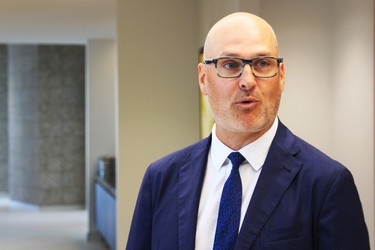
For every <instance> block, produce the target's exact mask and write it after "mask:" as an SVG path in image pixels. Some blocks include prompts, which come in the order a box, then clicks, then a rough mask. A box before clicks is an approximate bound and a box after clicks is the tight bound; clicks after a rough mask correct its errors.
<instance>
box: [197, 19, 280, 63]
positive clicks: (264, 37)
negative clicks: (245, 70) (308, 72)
mask: <svg viewBox="0 0 375 250" xmlns="http://www.w3.org/2000/svg"><path fill="white" fill-rule="evenodd" d="M250 40H252V41H250ZM246 42H249V43H248V45H249V46H251V45H252V44H253V42H258V43H262V44H264V45H265V46H268V47H269V49H271V50H272V51H273V52H274V53H275V56H278V45H277V39H276V35H275V32H274V31H273V29H272V27H271V26H270V25H269V24H268V23H267V22H266V21H265V20H264V19H262V18H260V17H258V16H256V15H253V14H250V13H245V12H238V13H233V14H230V15H228V16H226V17H224V18H223V19H221V20H219V21H218V22H217V23H216V24H215V25H214V26H213V27H212V28H211V30H210V31H209V32H208V34H207V38H206V41H205V45H204V57H205V58H206V59H207V58H214V57H218V56H226V55H228V54H227V53H236V51H235V47H236V46H237V45H240V44H243V43H246ZM248 49H249V51H250V50H252V48H250V47H249V48H248ZM227 50H229V51H227Z"/></svg>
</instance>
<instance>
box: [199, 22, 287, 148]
mask: <svg viewBox="0 0 375 250" xmlns="http://www.w3.org/2000/svg"><path fill="white" fill-rule="evenodd" d="M210 32H211V34H209V36H208V37H207V40H206V44H205V51H206V52H207V53H205V59H212V58H217V57H222V56H237V57H241V58H246V59H250V58H252V57H255V56H275V57H278V49H277V42H276V39H275V36H274V33H273V32H272V31H271V30H270V29H269V26H268V25H266V24H264V23H262V22H260V21H259V20H256V21H254V20H251V19H248V18H245V19H243V18H242V19H234V20H228V21H226V22H224V23H222V24H221V25H218V26H217V28H216V29H213V30H211V31H210ZM198 71H199V84H200V88H201V91H202V93H203V94H204V95H207V96H208V99H209V102H210V104H211V108H212V111H213V113H214V117H215V122H216V131H217V136H218V137H219V139H221V140H222V141H223V142H224V143H226V142H227V144H228V145H231V144H233V142H231V140H235V139H236V136H240V138H242V140H244V141H243V142H240V144H241V143H243V144H246V143H250V142H252V141H254V140H256V139H257V138H259V137H260V136H261V135H263V134H264V133H265V132H266V131H267V130H268V129H269V128H270V127H271V126H272V124H273V121H274V119H275V117H276V115H277V112H278V108H279V104H280V99H281V93H282V91H283V89H284V65H283V64H282V63H281V64H280V67H279V71H278V74H277V75H276V76H274V77H272V78H256V77H254V75H253V74H252V70H251V68H250V66H249V65H246V66H245V68H244V70H243V73H242V75H241V76H240V77H238V78H221V77H219V76H218V75H217V73H216V70H215V66H214V65H213V64H209V65H204V64H199V66H198ZM240 146H243V145H240ZM234 147H236V146H234Z"/></svg>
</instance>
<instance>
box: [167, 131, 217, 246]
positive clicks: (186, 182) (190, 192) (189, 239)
mask: <svg viewBox="0 0 375 250" xmlns="http://www.w3.org/2000/svg"><path fill="white" fill-rule="evenodd" d="M210 145H211V137H209V138H207V139H205V140H203V141H202V142H201V143H199V146H198V148H196V149H193V150H192V151H190V153H191V155H192V160H191V161H189V162H188V163H187V164H185V165H183V166H181V168H180V172H179V182H178V230H179V231H178V237H179V249H181V250H184V249H194V247H195V233H196V226H197V217H198V206H199V200H200V194H201V190H202V185H203V179H204V175H205V171H206V165H207V157H208V151H209V148H210ZM166 226H167V225H166Z"/></svg>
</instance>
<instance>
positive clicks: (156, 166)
mask: <svg viewBox="0 0 375 250" xmlns="http://www.w3.org/2000/svg"><path fill="white" fill-rule="evenodd" d="M210 145H211V137H207V138H205V139H203V140H201V141H198V142H196V143H194V144H192V145H189V146H187V147H185V148H182V149H180V150H177V151H175V152H172V153H170V154H168V155H166V156H164V157H162V158H160V159H158V160H156V161H154V162H153V163H151V164H150V166H149V169H150V170H153V171H161V170H163V171H166V170H168V169H171V168H172V169H173V168H175V167H176V166H181V165H185V164H187V163H189V162H191V161H192V160H194V159H195V158H196V157H200V156H201V155H202V154H206V155H208V150H209V148H210Z"/></svg>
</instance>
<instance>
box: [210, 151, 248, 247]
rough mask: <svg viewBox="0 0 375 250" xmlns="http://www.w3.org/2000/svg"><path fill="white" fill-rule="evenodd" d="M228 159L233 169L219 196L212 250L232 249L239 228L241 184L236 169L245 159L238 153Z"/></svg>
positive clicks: (232, 154)
mask: <svg viewBox="0 0 375 250" xmlns="http://www.w3.org/2000/svg"><path fill="white" fill-rule="evenodd" d="M228 158H229V160H230V161H231V162H232V165H233V168H232V171H231V173H230V175H229V177H228V179H227V180H226V182H225V184H224V188H223V192H222V194H221V200H220V207H219V216H218V219H217V226H216V233H215V240H214V248H213V249H214V250H231V249H234V246H235V244H236V240H237V236H238V229H239V226H240V217H241V203H242V183H241V177H240V173H239V171H238V168H239V167H240V165H241V164H242V162H243V161H244V160H245V158H244V157H243V156H242V155H241V153H239V152H233V153H231V154H230V155H229V156H228Z"/></svg>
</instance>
